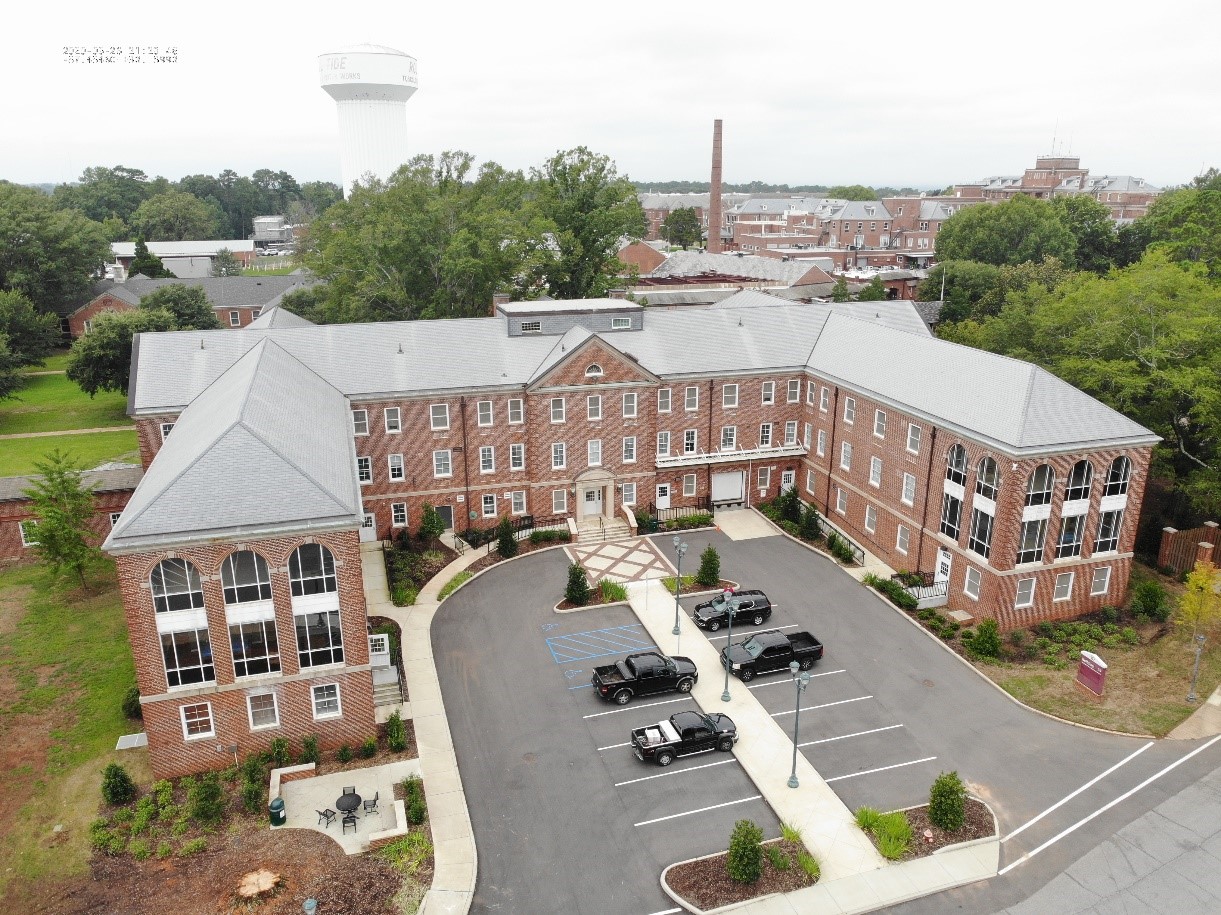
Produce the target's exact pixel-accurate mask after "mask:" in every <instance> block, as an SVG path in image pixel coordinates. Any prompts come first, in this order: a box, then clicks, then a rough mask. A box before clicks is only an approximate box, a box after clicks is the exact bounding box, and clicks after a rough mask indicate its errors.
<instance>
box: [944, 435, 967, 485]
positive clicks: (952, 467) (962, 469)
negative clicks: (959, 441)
mask: <svg viewBox="0 0 1221 915" xmlns="http://www.w3.org/2000/svg"><path fill="white" fill-rule="evenodd" d="M945 478H946V479H947V480H949V481H950V482H951V483H957V484H958V485H959V486H962V485H963V484H965V483H966V482H967V449H966V448H964V447H962V445H955V446H954V447H953V448H951V449H950V451H949V454H947V455H946V457H945Z"/></svg>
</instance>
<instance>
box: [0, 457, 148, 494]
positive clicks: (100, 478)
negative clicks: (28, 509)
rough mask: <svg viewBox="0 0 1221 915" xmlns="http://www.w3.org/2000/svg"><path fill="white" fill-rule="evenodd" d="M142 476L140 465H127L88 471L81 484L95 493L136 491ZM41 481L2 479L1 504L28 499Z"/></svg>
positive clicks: (0, 487) (0, 485) (17, 478)
mask: <svg viewBox="0 0 1221 915" xmlns="http://www.w3.org/2000/svg"><path fill="white" fill-rule="evenodd" d="M142 476H144V468H143V467H141V466H140V465H139V464H125V465H123V466H119V467H110V468H108V469H106V470H86V471H84V472H83V473H82V474H81V482H82V483H84V484H85V486H86V487H88V488H89V489H92V490H93V491H94V492H118V491H121V490H124V489H135V488H136V484H137V483H139V482H140V478H141V477H142ZM40 479H41V477H38V476H29V477H0V502H12V501H19V500H22V499H26V498H28V497H27V496H26V494H25V491H26V490H27V489H29V488H30V487H31V486H33V485H34V484H35V483H36V482H38V480H40Z"/></svg>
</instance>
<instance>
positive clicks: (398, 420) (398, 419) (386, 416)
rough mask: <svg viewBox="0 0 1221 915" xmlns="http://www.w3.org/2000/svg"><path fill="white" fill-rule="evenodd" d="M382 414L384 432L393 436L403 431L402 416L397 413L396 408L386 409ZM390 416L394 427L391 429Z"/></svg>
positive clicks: (397, 409)
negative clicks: (384, 426)
mask: <svg viewBox="0 0 1221 915" xmlns="http://www.w3.org/2000/svg"><path fill="white" fill-rule="evenodd" d="M382 412H383V415H382V421H383V422H384V423H385V424H386V432H387V433H388V434H394V433H398V432H402V431H403V414H402V413H401V412H400V411H399V408H398V407H386V409H385V410H384V411H382ZM391 415H393V416H394V427H393V428H391V426H390V417H391Z"/></svg>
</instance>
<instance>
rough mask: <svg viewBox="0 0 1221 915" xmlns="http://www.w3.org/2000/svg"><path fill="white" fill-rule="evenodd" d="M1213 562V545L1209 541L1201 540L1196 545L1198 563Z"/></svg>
mask: <svg viewBox="0 0 1221 915" xmlns="http://www.w3.org/2000/svg"><path fill="white" fill-rule="evenodd" d="M1212 561H1213V545H1212V544H1211V543H1209V542H1208V541H1207V540H1201V541H1200V542H1199V543H1197V544H1196V562H1197V563H1200V562H1212Z"/></svg>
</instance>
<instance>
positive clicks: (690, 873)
mask: <svg viewBox="0 0 1221 915" xmlns="http://www.w3.org/2000/svg"><path fill="white" fill-rule="evenodd" d="M773 846H774V847H779V848H780V849H782V850H783V852H784V853H785V855H786V856H787V857H788V860H789V869H788V870H783V871H782V870H776V868H775V867H774V866H773V865H772V862H771V861H770V860H769V859H768V857H767V855H766V854H764V856H763V874H762V875H761V876H760V877H759V880H758V881H757V882H756V883H738V882H737V881H735V880H733V879H731V878H730V876H729V872H728V871H727V870H726V867H725V860H726V857H727V856H728V852H726V853H724V854H720V855H717V856H716V857H713V858H704V859H702V860H699V861H689V862H687V863H686V864H679V865H678V866H677V867H672V868H670V870H669V871H668V872H667V873H666V883H667V884H668V885H669V887H670V889H672V890H673V891H674V892H675V893H677V894H678V895H679V896H681V897H683V899H685V900H687V901H688V902H690V903H691V904H692V905H694V906H695V907H696V908H699V909H704V910H708V909H715V908H717V907H718V906H723V905H729V904H731V903H734V902H743V901H745V900H747V899H757V898H759V897H760V896H767V895H769V894H771V893H791V892H792V891H793V890H799V889H801V888H802V887H803V886H810V885H811V884H812V883H813V882H814V881H812V880H811V879H810V878H809V877H807V876H806V873H805V871H803V870H802V869H801V868H800V867H799V866H798V865H797V852H798V851H805V847H804V846H803V845H802V844H801V843H800V842H790V841H788V840H787V839H778V840H776V841H774V842H764V843H763V847H764V848H765V849H766V848H768V847H773Z"/></svg>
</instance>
